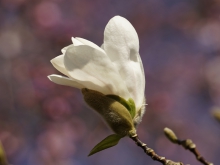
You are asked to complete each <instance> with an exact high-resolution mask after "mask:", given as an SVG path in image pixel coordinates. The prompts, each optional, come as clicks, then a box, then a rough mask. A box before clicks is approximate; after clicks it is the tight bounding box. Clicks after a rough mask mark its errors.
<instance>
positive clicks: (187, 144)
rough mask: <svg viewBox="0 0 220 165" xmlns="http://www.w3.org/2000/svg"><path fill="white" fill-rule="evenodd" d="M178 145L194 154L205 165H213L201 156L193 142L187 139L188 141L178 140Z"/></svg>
mask: <svg viewBox="0 0 220 165" xmlns="http://www.w3.org/2000/svg"><path fill="white" fill-rule="evenodd" d="M177 144H179V145H181V146H183V147H184V148H185V149H186V150H189V151H190V152H192V153H193V154H194V155H195V157H196V159H197V160H198V161H199V162H201V163H202V164H204V165H213V163H210V162H208V161H206V160H205V158H204V157H202V156H201V154H200V153H199V151H198V150H197V149H196V145H195V144H194V143H193V142H192V140H190V139H187V140H179V139H178V140H177Z"/></svg>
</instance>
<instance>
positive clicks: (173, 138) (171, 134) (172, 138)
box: [164, 127, 178, 143]
mask: <svg viewBox="0 0 220 165" xmlns="http://www.w3.org/2000/svg"><path fill="white" fill-rule="evenodd" d="M164 133H165V135H166V137H167V138H168V139H169V140H170V141H172V142H173V143H177V141H178V138H177V137H176V134H175V133H174V132H173V131H172V130H171V129H169V128H167V127H166V128H164Z"/></svg>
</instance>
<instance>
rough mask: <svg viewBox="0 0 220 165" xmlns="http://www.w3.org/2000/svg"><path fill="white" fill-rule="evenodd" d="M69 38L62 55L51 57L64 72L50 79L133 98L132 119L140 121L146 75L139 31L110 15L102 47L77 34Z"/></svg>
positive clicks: (121, 18) (134, 121)
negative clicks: (134, 110)
mask: <svg viewBox="0 0 220 165" xmlns="http://www.w3.org/2000/svg"><path fill="white" fill-rule="evenodd" d="M72 42H73V44H71V45H69V46H67V47H65V48H63V49H62V50H61V51H62V55H60V56H58V57H56V58H54V59H52V60H51V63H52V64H53V66H54V67H55V68H56V69H57V70H58V71H60V72H61V73H63V74H64V75H65V76H61V75H55V74H53V75H50V76H48V77H49V79H50V80H51V81H53V82H54V83H56V84H60V85H67V86H71V87H75V88H79V89H82V88H88V89H92V90H96V91H99V92H101V93H103V94H114V95H118V96H120V97H122V98H124V99H126V100H128V99H129V98H132V99H133V100H134V102H135V105H136V115H135V117H134V118H133V123H134V125H137V124H139V122H140V121H141V118H142V116H143V114H144V109H145V108H144V107H145V97H144V90H145V76H144V69H143V65H142V61H141V58H140V55H139V40H138V35H137V33H136V31H135V29H134V27H133V26H132V25H131V24H130V22H129V21H127V20H126V19H125V18H123V17H120V16H115V17H113V18H112V19H111V20H110V21H109V22H108V24H107V26H106V27H105V31H104V43H103V45H102V46H101V47H99V46H97V45H96V44H94V43H93V42H91V41H88V40H86V39H83V38H78V37H76V38H72Z"/></svg>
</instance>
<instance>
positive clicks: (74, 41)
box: [61, 37, 84, 54]
mask: <svg viewBox="0 0 220 165" xmlns="http://www.w3.org/2000/svg"><path fill="white" fill-rule="evenodd" d="M71 40H72V42H73V44H71V45H68V46H66V47H64V48H63V49H61V52H62V53H63V54H65V52H66V50H67V49H68V48H69V47H71V46H78V45H84V44H83V43H81V42H80V41H78V40H76V39H75V38H74V37H72V38H71Z"/></svg>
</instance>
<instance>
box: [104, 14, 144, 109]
mask: <svg viewBox="0 0 220 165" xmlns="http://www.w3.org/2000/svg"><path fill="white" fill-rule="evenodd" d="M104 50H105V52H106V53H107V54H108V56H109V57H110V59H111V60H112V61H113V62H114V63H115V65H116V66H117V69H118V71H119V72H120V74H121V76H122V78H123V80H124V81H125V83H126V86H127V88H128V90H129V92H130V93H131V95H132V98H133V99H134V101H135V103H136V107H137V109H140V108H141V105H142V102H143V100H144V88H145V78H144V71H143V66H142V62H141V59H140V55H139V40H138V36H137V33H136V31H135V29H134V27H133V26H132V25H131V24H130V22H129V21H127V20H126V19H125V18H123V17H120V16H115V17H113V18H112V19H111V20H110V21H109V22H108V24H107V25H106V28H105V32H104Z"/></svg>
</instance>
